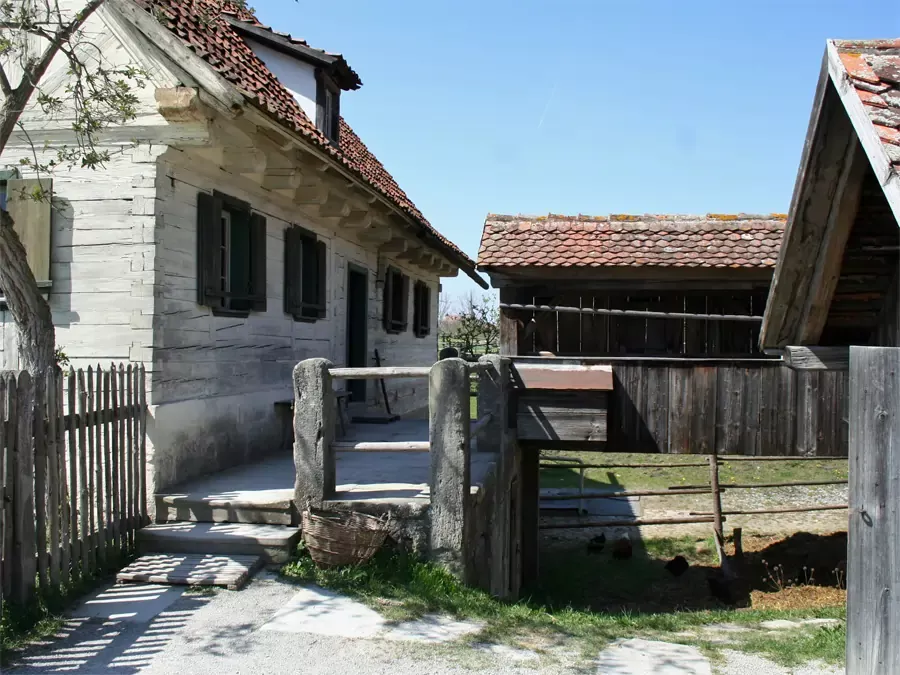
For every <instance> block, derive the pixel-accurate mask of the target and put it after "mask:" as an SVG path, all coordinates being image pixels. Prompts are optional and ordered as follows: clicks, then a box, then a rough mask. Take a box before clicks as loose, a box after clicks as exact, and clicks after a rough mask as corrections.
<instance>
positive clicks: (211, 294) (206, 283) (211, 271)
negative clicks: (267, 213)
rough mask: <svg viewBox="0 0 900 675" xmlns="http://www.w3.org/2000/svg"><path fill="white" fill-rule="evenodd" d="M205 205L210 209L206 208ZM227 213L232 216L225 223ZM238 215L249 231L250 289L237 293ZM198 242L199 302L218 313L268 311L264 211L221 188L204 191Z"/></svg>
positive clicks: (238, 314) (242, 314)
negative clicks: (257, 209) (235, 284)
mask: <svg viewBox="0 0 900 675" xmlns="http://www.w3.org/2000/svg"><path fill="white" fill-rule="evenodd" d="M200 195H202V196H200ZM205 208H208V209H209V211H208V212H204V209H205ZM225 214H227V215H228V218H227V222H226V223H223V215H225ZM238 219H240V221H238V222H240V224H241V226H242V227H243V226H245V227H246V232H247V244H248V245H247V246H246V249H247V250H246V261H245V262H246V270H247V285H248V289H247V292H246V293H237V292H235V291H234V290H233V288H232V284H233V283H234V279H233V275H234V269H233V267H232V265H233V260H232V257H233V255H234V250H235V249H234V246H235V244H234V237H235V234H236V226H237V224H238V223H236V221H237V220H238ZM223 224H224V225H225V227H224V228H223ZM207 230H209V231H207ZM197 246H198V253H197V302H198V304H200V305H203V306H205V307H209V308H210V309H211V310H212V313H213V315H215V316H230V317H236V318H244V317H247V316H249V315H250V313H251V312H265V311H266V283H265V278H266V269H265V267H266V257H265V246H266V219H265V217H263V216H262V214H260V213H257V212H255V211H253V209H252V208H251V206H250V203H249V202H246V201H244V200H241V199H238V198H237V197H233V196H231V195H227V194H224V193H222V192H219V191H218V190H214V191H213V192H212V194H210V193H208V192H200V193H198V199H197ZM257 286H259V287H261V288H258V287H257Z"/></svg>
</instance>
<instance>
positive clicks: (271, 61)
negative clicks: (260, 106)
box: [247, 39, 316, 124]
mask: <svg viewBox="0 0 900 675" xmlns="http://www.w3.org/2000/svg"><path fill="white" fill-rule="evenodd" d="M247 44H248V45H249V46H250V49H252V50H253V53H254V54H256V55H257V56H258V57H259V58H260V59H261V60H262V62H263V63H265V64H266V67H267V68H268V69H269V70H271V71H272V73H274V75H275V77H277V78H278V81H279V82H281V84H283V85H284V86H285V87H286V88H287V89H288V90H289V91H290V92H291V94H293V96H294V98H295V99H296V101H297V103H299V104H300V107H301V108H303V112H305V113H306V116H307V117H308V118H309V119H310V121H311V122H312V123H313V124H315V122H316V69H315V68H314V67H313V66H311V65H310V64H308V63H304V62H303V61H299V60H298V59H295V58H293V57H291V56H288V55H287V54H282V53H281V52H278V51H275V50H274V49H272V48H271V47H268V46H266V45H263V44H260V43H259V42H256V41H254V40H249V39H248V40H247Z"/></svg>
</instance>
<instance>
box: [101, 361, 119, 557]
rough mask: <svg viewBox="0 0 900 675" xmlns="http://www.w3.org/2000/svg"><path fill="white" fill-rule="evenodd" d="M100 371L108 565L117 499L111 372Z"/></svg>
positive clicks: (104, 511) (112, 555) (104, 534)
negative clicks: (101, 374)
mask: <svg viewBox="0 0 900 675" xmlns="http://www.w3.org/2000/svg"><path fill="white" fill-rule="evenodd" d="M97 369H98V371H100V372H102V373H103V491H104V493H105V496H106V500H105V501H104V504H103V515H104V519H105V520H106V528H105V529H104V531H103V538H104V540H105V542H106V546H105V548H106V559H107V563H113V564H114V563H115V541H114V536H113V533H114V532H115V519H114V517H113V514H114V513H115V512H114V510H113V501H114V499H115V489H114V488H113V485H114V482H113V461H112V457H113V453H112V446H111V438H112V433H111V431H112V417H111V412H112V407H111V405H112V404H111V403H110V388H111V385H110V381H111V379H110V374H109V371H103V370H102V369H101V368H100V366H99V365H98V366H97Z"/></svg>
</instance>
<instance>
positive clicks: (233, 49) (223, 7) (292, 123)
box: [139, 0, 475, 275]
mask: <svg viewBox="0 0 900 675" xmlns="http://www.w3.org/2000/svg"><path fill="white" fill-rule="evenodd" d="M139 4H141V6H142V7H144V8H145V9H147V10H149V11H150V12H151V13H152V15H153V16H154V17H155V18H156V19H157V21H159V22H160V23H161V24H162V25H163V26H165V27H166V28H168V29H169V30H170V31H172V32H173V33H174V34H175V35H177V36H178V37H180V38H181V39H182V40H183V41H184V42H185V43H186V44H187V46H188V48H190V49H191V50H193V51H194V52H195V53H196V54H197V55H198V56H200V57H201V58H203V59H204V60H205V61H206V62H207V63H208V64H209V65H210V66H212V68H213V69H214V70H215V71H216V72H217V73H219V75H221V76H222V77H223V78H225V79H226V80H228V81H229V82H230V83H232V84H233V85H234V86H235V87H236V88H237V89H238V90H240V92H241V93H242V94H243V95H244V96H245V97H246V98H247V99H248V100H249V101H250V103H252V104H253V105H255V106H256V107H258V108H259V109H260V110H262V111H263V112H264V113H266V114H268V115H269V116H271V117H273V118H274V119H275V120H276V121H278V122H279V123H280V124H282V125H284V126H285V127H287V128H289V129H291V130H292V131H294V132H296V133H298V134H300V135H301V136H303V137H304V138H306V139H307V140H308V141H309V142H310V143H312V144H314V145H316V146H317V147H318V148H319V149H320V150H321V151H324V152H325V153H326V154H328V155H330V156H331V157H332V158H333V159H335V160H336V161H338V162H340V163H341V164H342V165H343V166H345V167H346V168H347V169H349V170H350V171H351V172H353V173H356V174H357V175H359V176H360V177H361V178H362V179H363V180H365V181H366V182H367V183H368V184H369V185H370V186H371V187H372V188H374V189H375V190H377V191H378V192H380V193H381V194H382V195H384V196H385V197H387V198H388V199H389V200H390V201H391V202H392V203H393V204H394V205H396V206H397V207H399V208H400V209H401V210H402V211H405V212H406V213H408V214H409V215H410V216H412V218H413V219H415V220H416V221H417V222H418V223H419V224H420V225H421V227H422V229H423V230H424V232H423V234H424V235H425V236H426V238H431V239H433V240H437V241H436V242H434V241H432V243H433V244H434V243H437V245H438V248H443V249H444V250H445V251H446V252H447V253H449V254H450V256H451V259H453V260H454V262H455V263H457V264H459V265H460V266H461V267H462V268H463V269H464V270H465V271H467V272H468V273H469V274H470V275H474V274H475V272H474V267H475V263H474V262H473V261H472V260H471V259H470V258H469V257H468V256H467V255H466V254H465V253H463V252H462V251H461V250H460V249H459V248H458V247H457V246H455V245H454V244H453V243H452V242H451V241H450V240H449V239H447V238H445V237H444V236H443V235H441V234H440V233H439V232H438V231H437V230H435V229H434V227H432V226H431V224H430V223H429V222H428V221H427V220H426V218H425V216H423V215H422V212H421V211H419V209H418V208H416V205H415V204H414V203H413V202H412V200H411V199H410V198H409V197H408V196H407V195H406V193H405V192H404V191H403V190H402V189H400V186H399V185H397V182H396V181H395V180H394V178H393V177H392V176H391V174H389V173H388V172H387V170H386V169H385V168H384V166H383V165H382V164H381V162H379V161H378V160H377V159H376V158H375V156H374V155H373V154H372V153H371V152H369V149H368V148H367V147H366V146H365V144H364V143H363V142H362V140H360V138H359V136H357V135H356V134H355V133H354V132H353V130H352V129H351V128H350V125H349V124H347V122H346V120H344V119H343V118H341V130H340V147H339V148H336V147H335V146H334V145H333V144H332V143H331V142H329V140H328V139H327V138H326V137H325V135H324V134H322V132H320V131H319V130H318V129H317V128H316V125H315V123H314V122H313V121H311V120H310V119H309V118H308V117H307V116H306V114H305V113H304V112H303V109H302V108H301V107H300V105H299V104H298V103H297V101H296V100H295V99H294V97H293V96H292V95H291V93H290V92H289V91H288V90H287V89H286V88H285V87H284V86H283V85H282V84H281V82H279V81H278V78H277V77H275V75H274V74H273V73H272V72H271V71H269V69H268V68H267V67H266V66H265V64H264V63H263V62H262V61H261V60H260V59H259V58H258V57H257V56H256V54H254V53H253V51H252V50H251V49H250V47H249V46H248V45H247V43H246V42H245V41H244V39H243V38H242V37H241V36H240V34H239V33H238V32H237V30H235V29H234V28H233V27H232V26H231V25H230V24H229V21H228V19H229V18H237V19H240V20H241V21H246V22H251V23H253V24H254V25H259V26H262V24H259V22H258V21H256V18H255V17H254V16H253V15H252V14H251V13H249V12H247V11H246V10H242V9H239V8H238V7H236V6H234V5H231V4H229V3H227V2H225V3H223V2H222V0H139ZM304 44H306V43H304ZM306 46H308V45H306Z"/></svg>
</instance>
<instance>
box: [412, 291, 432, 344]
mask: <svg viewBox="0 0 900 675" xmlns="http://www.w3.org/2000/svg"><path fill="white" fill-rule="evenodd" d="M413 333H414V334H415V336H416V337H418V338H423V337H427V336H429V335H431V287H430V286H429V285H428V284H426V283H425V282H424V281H421V280H419V281H417V282H416V283H415V285H414V286H413Z"/></svg>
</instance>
